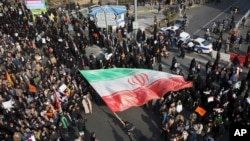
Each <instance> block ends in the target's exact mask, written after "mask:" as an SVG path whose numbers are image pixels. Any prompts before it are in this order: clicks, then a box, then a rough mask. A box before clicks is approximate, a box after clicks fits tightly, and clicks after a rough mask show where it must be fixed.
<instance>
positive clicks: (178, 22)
mask: <svg viewBox="0 0 250 141" xmlns="http://www.w3.org/2000/svg"><path fill="white" fill-rule="evenodd" d="M183 23H185V24H183ZM183 25H184V26H187V25H188V20H187V18H178V19H176V20H175V21H174V26H177V27H179V28H181V27H182V26H183Z"/></svg>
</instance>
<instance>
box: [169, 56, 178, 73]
mask: <svg viewBox="0 0 250 141" xmlns="http://www.w3.org/2000/svg"><path fill="white" fill-rule="evenodd" d="M176 63H177V60H176V58H175V57H173V59H172V65H171V67H170V70H173V69H174V68H175V64H176Z"/></svg>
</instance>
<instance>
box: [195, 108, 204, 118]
mask: <svg viewBox="0 0 250 141" xmlns="http://www.w3.org/2000/svg"><path fill="white" fill-rule="evenodd" d="M195 112H197V113H198V114H199V115H200V116H204V115H205V114H206V112H207V111H206V110H205V109H203V108H202V107H199V106H198V107H197V108H196V109H195Z"/></svg>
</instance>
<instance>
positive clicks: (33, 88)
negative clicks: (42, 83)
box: [28, 84, 37, 93]
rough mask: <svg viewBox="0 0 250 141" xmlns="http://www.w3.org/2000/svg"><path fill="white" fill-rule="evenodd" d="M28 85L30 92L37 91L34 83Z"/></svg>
mask: <svg viewBox="0 0 250 141" xmlns="http://www.w3.org/2000/svg"><path fill="white" fill-rule="evenodd" d="M28 86H29V92H31V93H36V92H37V89H36V87H35V86H34V85H31V84H29V85H28Z"/></svg>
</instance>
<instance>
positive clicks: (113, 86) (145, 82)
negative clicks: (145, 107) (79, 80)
mask: <svg viewBox="0 0 250 141" xmlns="http://www.w3.org/2000/svg"><path fill="white" fill-rule="evenodd" d="M80 72H81V74H82V75H83V76H84V77H85V78H86V80H87V81H88V82H89V83H90V85H91V86H92V87H93V88H94V89H95V90H96V92H97V93H98V94H99V95H100V96H101V97H102V99H103V100H104V102H105V103H106V104H107V106H108V107H109V108H110V109H111V110H112V111H113V112H118V111H123V110H126V109H128V108H130V107H133V106H140V105H142V104H144V103H146V102H147V101H149V100H152V99H158V98H161V97H162V96H164V94H166V93H167V92H169V91H178V90H181V89H184V88H188V87H192V86H193V85H192V82H186V81H185V80H184V78H183V77H182V76H180V75H173V74H170V73H166V72H160V71H154V70H147V69H127V68H112V69H100V70H81V71H80Z"/></svg>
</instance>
